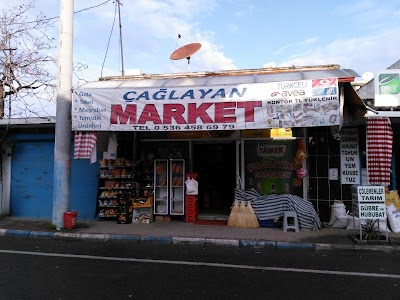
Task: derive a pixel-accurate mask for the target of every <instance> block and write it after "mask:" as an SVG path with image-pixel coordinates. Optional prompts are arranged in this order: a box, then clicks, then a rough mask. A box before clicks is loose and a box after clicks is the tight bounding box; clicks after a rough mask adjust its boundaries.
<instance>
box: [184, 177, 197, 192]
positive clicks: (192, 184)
mask: <svg viewBox="0 0 400 300" xmlns="http://www.w3.org/2000/svg"><path fill="white" fill-rule="evenodd" d="M185 184H186V194H187V195H198V194H199V183H198V182H197V180H196V179H193V178H190V177H188V178H187V180H186V181H185Z"/></svg>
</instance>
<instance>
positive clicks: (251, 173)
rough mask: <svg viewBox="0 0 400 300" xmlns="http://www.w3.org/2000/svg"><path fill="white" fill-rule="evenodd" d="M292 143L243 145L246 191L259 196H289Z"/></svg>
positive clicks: (291, 170)
mask: <svg viewBox="0 0 400 300" xmlns="http://www.w3.org/2000/svg"><path fill="white" fill-rule="evenodd" d="M292 145H293V141H284V140H282V141H268V142H265V141H263V142H257V141H251V142H246V144H245V147H244V149H245V168H246V170H245V172H246V189H250V188H254V189H256V190H257V191H258V192H259V193H260V194H263V195H270V194H290V193H291V192H292V187H293V174H294V170H295V165H294V162H293V149H292Z"/></svg>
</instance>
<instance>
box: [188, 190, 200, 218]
mask: <svg viewBox="0 0 400 300" xmlns="http://www.w3.org/2000/svg"><path fill="white" fill-rule="evenodd" d="M198 215H199V203H198V201H197V196H193V195H186V198H185V221H186V222H196V221H197V218H198Z"/></svg>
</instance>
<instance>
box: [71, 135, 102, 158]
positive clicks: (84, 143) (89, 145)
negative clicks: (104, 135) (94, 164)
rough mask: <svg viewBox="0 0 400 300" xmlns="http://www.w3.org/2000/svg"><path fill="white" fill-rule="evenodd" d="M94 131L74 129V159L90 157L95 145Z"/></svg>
mask: <svg viewBox="0 0 400 300" xmlns="http://www.w3.org/2000/svg"><path fill="white" fill-rule="evenodd" d="M96 140H97V137H96V133H95V132H92V131H75V136H74V159H80V158H89V159H90V158H91V154H92V151H93V149H94V147H95V146H96Z"/></svg>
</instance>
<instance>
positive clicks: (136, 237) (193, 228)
mask: <svg viewBox="0 0 400 300" xmlns="http://www.w3.org/2000/svg"><path fill="white" fill-rule="evenodd" d="M0 236H20V237H31V238H38V237H43V238H58V239H87V240H99V241H106V242H112V241H122V240H126V241H131V242H136V243H159V244H200V245H207V244H214V245H230V246H238V247H271V248H277V249H283V248H285V249H287V248H292V249H295V248H297V249H300V248H301V249H310V250H314V251H319V250H335V249H342V250H343V249H349V250H374V251H386V252H392V251H400V234H396V233H388V236H389V242H387V241H386V240H385V241H381V242H377V241H375V242H371V243H366V242H365V241H359V240H358V238H359V232H358V231H357V232H354V231H350V230H346V229H334V228H323V229H321V230H317V231H305V230H300V232H283V230H282V228H266V227H262V228H256V229H250V228H237V227H228V226H217V225H215V226H214V225H197V224H193V223H186V222H183V221H170V222H152V223H150V224H117V223H116V222H115V221H98V220H93V221H92V220H90V221H89V220H79V219H78V222H77V228H75V229H72V230H67V229H62V230H59V231H57V230H54V229H53V228H52V226H51V221H50V220H43V219H26V218H15V217H1V218H0ZM354 239H356V241H355V240H354Z"/></svg>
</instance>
